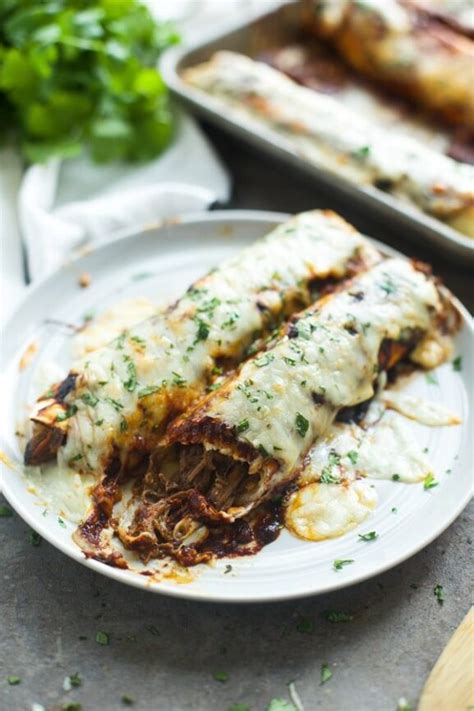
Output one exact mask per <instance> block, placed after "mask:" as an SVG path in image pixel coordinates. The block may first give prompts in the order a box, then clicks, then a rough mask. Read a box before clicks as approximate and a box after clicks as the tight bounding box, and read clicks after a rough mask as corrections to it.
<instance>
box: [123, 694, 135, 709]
mask: <svg viewBox="0 0 474 711" xmlns="http://www.w3.org/2000/svg"><path fill="white" fill-rule="evenodd" d="M121 700H122V703H123V704H125V706H133V704H134V703H135V699H134V698H132V697H131V696H129V695H128V694H123V695H122V699H121Z"/></svg>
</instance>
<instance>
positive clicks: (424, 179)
mask: <svg viewBox="0 0 474 711" xmlns="http://www.w3.org/2000/svg"><path fill="white" fill-rule="evenodd" d="M183 76H184V79H185V81H187V82H188V83H190V84H192V85H193V86H194V87H196V88H198V89H200V90H201V91H204V92H206V93H208V94H210V95H211V97H213V98H214V99H215V100H216V101H217V102H218V104H219V106H220V107H222V105H224V106H225V107H226V109H228V108H229V107H230V108H231V109H233V110H234V111H235V112H237V113H238V114H239V115H240V117H241V118H242V119H244V120H247V121H248V122H250V123H251V124H252V125H253V129H254V130H257V131H259V128H261V127H262V126H264V127H265V128H266V129H267V131H268V130H272V131H274V132H275V133H277V134H278V136H279V137H280V138H283V139H284V140H285V141H287V142H288V145H287V147H288V148H289V149H290V150H293V151H294V152H296V153H298V154H300V155H302V156H303V157H304V158H305V159H307V160H309V161H310V162H313V163H315V164H317V165H324V166H326V167H329V168H330V169H331V170H333V171H335V172H337V173H340V174H342V175H344V176H345V177H348V178H349V179H351V180H355V181H361V180H363V181H365V182H367V183H370V184H375V183H376V182H377V181H379V180H381V181H385V182H387V183H389V184H390V186H391V187H390V191H391V192H394V193H396V194H397V195H399V196H402V197H404V198H407V199H409V200H411V201H412V202H413V203H415V204H416V205H418V206H419V207H420V208H421V209H422V210H425V211H426V212H430V213H433V214H434V215H437V216H438V217H441V218H448V217H449V216H451V215H456V216H457V215H458V214H459V213H460V211H461V212H462V211H463V210H465V209H468V208H469V204H470V203H472V200H473V199H474V189H473V185H474V169H473V168H472V167H471V166H469V165H466V164H460V163H457V162H456V161H454V160H452V159H451V158H448V157H447V156H444V155H441V154H439V153H438V152H436V151H435V150H432V149H430V148H429V147H426V146H425V145H423V143H420V142H418V141H416V140H414V139H412V138H410V137H408V136H404V135H400V134H398V133H397V132H396V131H386V130H385V129H384V128H381V127H379V126H378V125H376V124H374V123H371V122H370V121H367V120H366V119H365V118H363V117H361V116H360V115H359V114H358V113H356V112H354V111H352V110H351V109H349V108H347V107H346V106H343V105H341V104H340V103H339V102H338V101H337V100H335V99H334V98H332V97H330V96H327V95H325V94H322V93H319V92H317V91H314V90H313V89H311V90H310V89H307V88H305V87H302V86H299V85H297V84H296V83H294V82H293V81H292V80H291V79H289V78H287V77H286V76H284V75H283V74H281V73H280V72H278V71H276V70H275V69H272V68H271V67H269V66H267V65H265V64H263V63H260V62H255V61H253V60H252V59H250V58H248V57H245V56H244V55H240V54H237V53H233V52H218V53H216V54H215V55H214V56H213V57H212V59H211V60H210V61H209V62H207V63H205V64H202V65H199V66H197V67H194V68H191V69H188V70H186V71H185V72H184V74H183Z"/></svg>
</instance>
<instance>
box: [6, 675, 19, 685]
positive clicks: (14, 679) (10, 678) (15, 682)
mask: <svg viewBox="0 0 474 711" xmlns="http://www.w3.org/2000/svg"><path fill="white" fill-rule="evenodd" d="M7 682H8V683H9V684H10V686H17V685H18V684H21V677H19V676H7Z"/></svg>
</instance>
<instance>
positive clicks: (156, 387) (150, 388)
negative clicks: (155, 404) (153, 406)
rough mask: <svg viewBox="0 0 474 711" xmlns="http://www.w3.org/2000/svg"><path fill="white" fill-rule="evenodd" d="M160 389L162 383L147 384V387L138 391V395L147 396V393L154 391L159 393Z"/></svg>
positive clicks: (140, 396) (150, 393)
mask: <svg viewBox="0 0 474 711" xmlns="http://www.w3.org/2000/svg"><path fill="white" fill-rule="evenodd" d="M158 390H161V385H147V386H146V387H145V388H141V390H139V391H138V393H137V395H138V397H139V398H142V397H146V396H147V395H153V393H157V392H158Z"/></svg>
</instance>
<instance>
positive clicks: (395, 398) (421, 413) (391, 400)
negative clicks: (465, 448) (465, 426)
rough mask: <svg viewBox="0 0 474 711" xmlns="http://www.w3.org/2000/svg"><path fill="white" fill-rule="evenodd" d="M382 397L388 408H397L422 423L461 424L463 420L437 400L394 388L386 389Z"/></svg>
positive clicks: (429, 424)
mask: <svg viewBox="0 0 474 711" xmlns="http://www.w3.org/2000/svg"><path fill="white" fill-rule="evenodd" d="M381 399H382V401H383V402H384V404H385V405H386V406H387V407H388V408H390V409H392V410H396V411H397V412H400V413H401V414H402V415H405V417H409V418H410V419H411V420H416V421H417V422H420V423H421V424H422V425H428V426H429V427H443V426H447V425H459V424H461V420H460V418H459V417H458V416H457V415H456V414H454V413H453V412H451V411H450V410H448V409H447V408H446V407H445V406H444V405H440V404H439V403H437V402H429V401H428V400H425V399H422V398H419V397H413V396H411V395H405V394H404V393H400V392H397V391H394V390H387V391H385V392H384V393H383V394H382V396H381Z"/></svg>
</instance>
